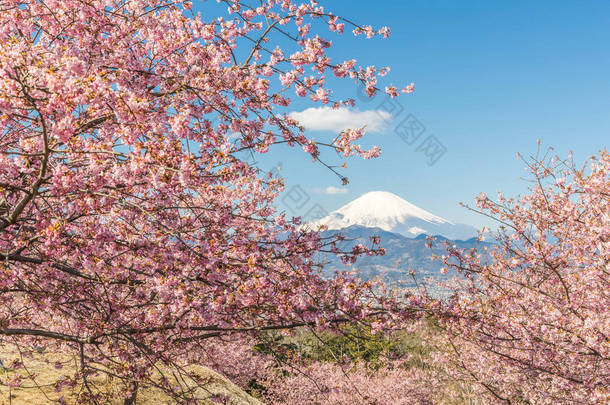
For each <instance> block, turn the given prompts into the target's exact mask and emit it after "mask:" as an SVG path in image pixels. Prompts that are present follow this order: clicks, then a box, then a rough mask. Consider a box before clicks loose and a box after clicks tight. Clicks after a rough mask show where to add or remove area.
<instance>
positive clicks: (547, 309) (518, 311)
mask: <svg viewBox="0 0 610 405" xmlns="http://www.w3.org/2000/svg"><path fill="white" fill-rule="evenodd" d="M525 162H526V163H527V167H528V169H529V171H530V172H531V175H532V178H533V185H532V187H531V189H530V192H529V193H528V194H527V195H524V196H522V197H520V198H519V199H513V198H505V197H504V196H502V194H499V196H498V199H497V201H493V200H491V199H490V198H489V197H487V196H486V195H484V194H483V195H481V196H480V197H479V198H478V199H477V206H478V210H480V212H482V213H484V214H486V215H489V216H491V217H494V218H496V219H497V220H498V221H499V222H500V224H502V227H501V231H500V233H499V235H498V239H497V243H498V249H496V250H492V251H490V252H489V254H490V255H491V260H490V261H486V260H484V257H485V255H481V253H482V252H480V251H476V250H473V251H458V250H457V249H455V248H452V247H451V246H449V255H448V256H447V257H445V263H446V265H447V267H452V268H454V269H456V270H457V271H459V272H460V273H461V274H462V276H464V277H462V278H461V279H458V280H457V281H456V282H458V285H457V286H456V290H455V296H454V297H453V299H451V300H449V301H448V302H446V303H445V305H440V306H438V307H436V308H435V310H436V312H437V314H439V319H440V320H441V324H442V326H443V328H444V332H445V334H443V335H441V339H440V344H441V345H444V346H445V347H446V348H447V349H448V351H447V353H446V355H439V362H440V364H445V365H447V366H448V368H449V369H450V370H452V374H453V375H454V377H455V378H457V379H459V380H461V381H464V382H466V383H467V384H472V385H473V386H474V387H477V388H478V391H479V393H480V395H482V396H484V397H485V398H487V401H489V402H492V403H496V402H497V403H509V404H521V403H527V404H559V403H570V404H572V403H582V404H585V403H586V404H607V403H608V402H610V391H609V389H608V387H610V340H609V337H610V296H609V295H608V292H609V291H610V278H609V271H610V265H609V262H610V155H609V154H608V152H607V151H605V150H604V151H602V152H600V154H599V156H595V157H593V158H592V160H591V161H590V162H589V163H588V165H585V166H584V167H582V168H578V167H576V166H575V164H574V162H573V161H572V159H571V158H568V159H566V160H563V159H559V158H557V157H549V156H548V153H547V155H545V156H540V153H539V154H538V155H537V156H535V157H532V158H531V159H528V160H525Z"/></svg>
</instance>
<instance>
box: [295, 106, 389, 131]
mask: <svg viewBox="0 0 610 405" xmlns="http://www.w3.org/2000/svg"><path fill="white" fill-rule="evenodd" d="M290 117H292V118H294V119H295V120H297V121H299V122H300V123H301V125H303V126H304V127H305V128H306V129H308V130H310V131H335V132H341V131H343V130H344V129H346V128H358V127H362V126H365V125H366V128H367V130H368V131H369V132H381V130H383V128H384V126H385V125H386V124H387V123H389V121H390V120H391V119H392V114H390V113H389V112H387V111H383V110H366V111H359V110H350V109H348V108H345V107H340V108H337V109H333V108H331V107H318V108H313V107H312V108H308V109H306V110H303V111H293V112H291V113H290Z"/></svg>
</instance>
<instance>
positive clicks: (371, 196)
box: [311, 191, 476, 239]
mask: <svg viewBox="0 0 610 405" xmlns="http://www.w3.org/2000/svg"><path fill="white" fill-rule="evenodd" d="M311 225H326V226H327V227H328V229H329V230H334V229H342V228H347V227H349V226H352V225H360V226H364V227H367V228H381V229H383V230H384V231H388V232H395V233H400V234H402V235H405V236H409V237H414V236H417V235H419V234H422V233H426V234H429V235H442V236H445V237H447V238H449V239H468V238H470V237H472V236H475V235H476V230H475V229H474V228H472V227H470V226H468V225H462V224H454V223H453V222H450V221H448V220H446V219H444V218H441V217H439V216H436V215H434V214H431V213H430V212H428V211H426V210H424V209H422V208H419V207H418V206H416V205H414V204H411V203H410V202H408V201H406V200H404V199H403V198H401V197H399V196H397V195H396V194H393V193H390V192H387V191H371V192H368V193H366V194H364V195H362V196H360V197H358V198H357V199H355V200H353V201H352V202H350V203H348V204H346V205H344V206H343V207H341V208H339V209H338V210H336V211H333V212H331V213H330V214H329V215H328V216H326V217H324V218H322V219H320V220H318V221H315V222H314V223H312V224H311Z"/></svg>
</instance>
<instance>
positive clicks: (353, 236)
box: [322, 225, 495, 286]
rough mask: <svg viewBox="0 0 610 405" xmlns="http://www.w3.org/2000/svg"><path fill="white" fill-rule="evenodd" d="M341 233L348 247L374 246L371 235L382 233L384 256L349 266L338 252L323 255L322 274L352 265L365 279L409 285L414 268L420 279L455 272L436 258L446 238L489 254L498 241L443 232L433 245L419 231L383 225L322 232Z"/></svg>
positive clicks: (442, 276) (461, 246)
mask: <svg viewBox="0 0 610 405" xmlns="http://www.w3.org/2000/svg"><path fill="white" fill-rule="evenodd" d="M337 233H341V235H343V236H344V237H345V238H346V240H345V241H343V242H342V243H341V244H340V245H339V247H340V248H346V249H347V248H349V247H350V246H353V245H354V244H356V243H361V244H363V245H365V246H371V241H370V239H369V237H371V236H379V238H380V246H382V247H383V248H384V249H385V255H383V256H370V257H368V256H367V257H361V258H359V259H358V260H357V261H356V263H355V264H354V265H350V266H346V265H344V264H343V262H341V259H340V258H339V257H337V256H336V255H332V254H327V255H323V257H322V260H323V261H324V262H325V265H324V270H323V274H324V275H326V276H331V275H332V274H333V273H334V272H335V271H339V272H341V271H346V270H350V269H351V268H352V267H353V268H354V269H356V270H357V272H358V274H359V276H360V277H362V278H363V279H367V280H368V279H372V278H374V277H377V276H381V277H382V278H383V279H384V280H386V281H390V282H392V281H401V282H405V283H406V284H407V286H413V284H414V282H413V280H412V277H411V276H410V275H409V272H410V271H411V270H413V271H414V272H415V274H416V277H417V279H418V281H419V282H422V281H424V279H426V278H428V277H430V278H432V279H434V280H446V279H448V278H450V277H452V276H454V275H455V272H452V271H449V272H447V273H446V274H443V273H442V272H441V268H442V267H443V264H442V263H441V262H440V261H439V260H437V259H434V258H433V256H435V255H436V256H441V255H443V254H446V251H445V248H444V246H443V242H445V241H448V242H449V243H450V244H451V245H455V246H456V247H457V248H458V249H466V250H469V249H472V248H475V247H476V248H478V249H479V250H480V252H481V253H482V256H483V261H484V260H485V257H488V256H487V255H486V254H485V252H484V249H485V248H486V249H490V248H492V247H494V246H495V245H494V244H493V243H489V242H484V241H479V240H478V239H477V238H470V239H467V240H451V239H447V238H445V237H443V236H440V235H437V236H433V238H434V240H435V242H434V243H433V246H432V247H427V246H426V237H427V235H425V234H420V235H418V236H417V237H415V238H409V237H406V236H404V235H401V234H397V233H393V232H388V231H384V230H383V229H380V228H367V227H363V226H360V225H352V226H350V227H347V228H343V229H341V230H329V231H324V232H323V233H322V236H323V237H329V236H332V235H334V234H337Z"/></svg>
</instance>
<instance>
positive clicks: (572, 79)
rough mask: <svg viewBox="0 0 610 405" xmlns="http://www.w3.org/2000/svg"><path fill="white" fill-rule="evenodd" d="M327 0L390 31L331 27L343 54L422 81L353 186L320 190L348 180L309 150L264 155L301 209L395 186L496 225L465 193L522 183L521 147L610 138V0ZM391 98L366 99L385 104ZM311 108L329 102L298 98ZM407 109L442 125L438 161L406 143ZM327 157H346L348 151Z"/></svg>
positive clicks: (424, 202)
mask: <svg viewBox="0 0 610 405" xmlns="http://www.w3.org/2000/svg"><path fill="white" fill-rule="evenodd" d="M320 3H321V4H322V5H324V6H325V7H326V8H327V9H329V10H331V11H333V12H334V13H336V14H339V15H343V16H345V17H347V18H350V19H352V20H354V21H357V22H359V23H362V24H371V25H373V27H381V26H383V25H388V26H390V28H391V29H392V35H391V36H390V38H389V39H385V40H383V39H373V40H365V39H356V38H353V36H351V34H350V35H343V36H336V35H334V34H330V35H328V37H329V38H330V39H332V40H333V42H334V45H335V46H334V48H335V50H334V51H333V52H332V53H331V55H332V56H335V57H336V59H335V60H342V59H343V58H346V57H350V58H351V57H353V58H356V59H358V61H359V62H360V63H362V64H374V65H377V66H390V67H391V69H392V70H391V73H390V74H389V75H388V76H387V83H390V82H391V83H394V84H395V85H397V86H399V87H402V86H403V85H406V84H409V83H411V82H414V83H415V89H416V90H415V93H414V94H411V95H406V96H402V97H400V98H399V99H398V102H399V103H400V107H399V108H402V112H401V114H399V115H398V114H397V115H398V117H395V119H394V120H392V121H390V122H389V123H387V122H386V123H385V126H383V127H382V128H381V129H380V130H378V131H377V133H371V134H370V136H369V141H371V142H372V143H374V144H376V145H379V146H381V147H382V155H381V157H380V158H378V159H374V160H366V161H365V160H361V159H357V158H356V159H348V160H347V170H346V171H345V174H346V175H347V176H348V177H349V179H350V184H349V185H348V186H347V187H346V190H347V191H346V192H345V191H344V192H342V193H339V194H325V193H322V192H321V191H322V190H325V189H326V188H328V187H341V182H340V181H339V179H338V178H337V177H336V176H334V175H333V174H332V173H330V172H329V171H328V170H327V169H325V168H322V167H319V166H316V165H314V164H312V163H311V159H308V158H307V156H306V155H304V154H303V153H299V152H297V151H288V150H286V149H283V150H281V151H279V152H276V153H273V154H270V155H269V156H266V157H265V158H264V159H262V160H261V164H262V168H265V165H268V166H273V165H275V164H276V163H277V162H282V166H283V167H282V175H283V176H284V177H285V178H286V186H287V187H286V189H287V190H288V191H290V190H292V189H293V188H295V187H296V188H298V189H299V193H301V194H306V196H304V197H303V200H301V201H300V202H297V203H294V202H291V201H290V198H285V196H284V203H288V205H290V204H292V205H293V207H291V208H292V213H295V214H296V215H305V214H306V211H308V210H309V209H312V207H313V206H314V205H316V206H318V207H319V208H321V209H322V210H326V211H332V210H334V209H336V208H338V207H339V206H341V205H343V204H345V203H347V202H349V201H350V200H352V199H354V198H356V197H358V196H360V195H361V194H363V193H365V192H367V191H372V190H386V191H391V192H393V193H395V194H398V195H399V196H401V197H403V198H405V199H406V200H408V201H410V202H412V203H414V204H416V205H419V206H420V207H422V208H424V209H426V210H428V211H431V212H432V213H434V214H436V215H439V216H442V217H445V218H446V219H449V220H452V221H455V222H464V223H469V224H472V225H475V226H481V225H489V224H490V222H489V221H487V220H485V219H484V218H483V217H481V216H479V215H476V214H473V213H470V212H468V211H467V210H465V209H464V208H461V207H460V206H459V204H458V203H459V202H460V201H462V202H466V203H472V202H473V198H474V196H475V195H477V194H478V193H480V192H486V193H487V194H490V195H493V194H495V192H496V191H497V190H502V191H503V192H504V193H505V194H507V195H510V196H515V195H517V194H519V193H522V192H524V191H525V189H526V187H527V184H526V183H525V182H524V181H523V180H521V178H522V177H523V176H524V175H525V174H526V173H525V171H524V169H523V162H521V161H519V160H517V159H516V156H515V155H516V153H517V152H520V153H521V154H523V155H528V154H533V153H535V152H536V147H537V142H536V141H537V139H539V138H540V139H541V141H542V144H543V146H552V147H554V148H555V150H556V152H557V153H558V154H560V155H564V156H565V155H567V153H568V151H569V150H572V151H574V157H575V159H576V160H577V161H578V162H582V161H584V159H586V158H587V157H588V156H590V155H592V154H595V153H597V151H598V150H600V149H602V148H604V147H605V146H606V145H607V139H610V137H609V134H610V115H609V114H608V113H609V112H610V52H609V51H610V45H609V39H610V3H609V2H605V1H592V2H576V1H552V2H551V1H535V2H531V1H510V2H496V1H494V2H490V1H466V2H464V1H461V2H458V1H432V0H417V1H397V0H396V1H394V0H392V1H390V0H385V1H378V2H374V3H373V2H370V1H354V0H352V1H348V0H332V1H321V2H320ZM372 4H374V6H371V5H372ZM384 84H385V82H384ZM337 90H338V92H339V94H340V95H343V96H349V95H354V94H356V93H355V89H354V88H353V87H352V84H351V83H348V82H344V83H342V84H341V85H340V86H339V87H338V88H337ZM382 101H383V100H382V99H381V98H376V99H374V100H372V101H369V102H367V103H361V104H360V105H359V106H358V108H359V110H360V111H365V110H376V109H379V104H380V103H381V102H382ZM312 106H314V107H315V106H319V105H317V104H316V105H314V104H307V103H297V104H294V105H293V106H291V107H292V108H293V109H295V110H298V111H302V110H304V109H306V108H307V107H312ZM397 108H398V107H397ZM409 114H411V115H412V116H414V117H416V118H417V119H418V120H419V122H421V123H422V125H423V126H424V127H425V129H426V130H425V132H424V134H423V135H422V137H421V138H420V139H419V140H423V139H425V138H426V137H427V136H429V135H434V136H435V137H436V139H437V140H438V141H439V142H440V143H441V144H442V145H443V146H444V147H445V148H446V153H445V154H444V155H443V156H441V157H440V158H439V159H438V161H437V162H436V163H435V164H434V165H431V166H430V165H428V164H427V161H428V158H427V157H426V156H425V155H424V153H422V152H421V151H419V152H418V151H416V149H417V146H418V142H415V143H414V144H413V145H408V144H406V143H405V142H404V141H403V140H402V139H401V138H400V137H399V136H398V135H397V134H396V133H395V128H396V126H397V125H398V124H399V122H400V121H401V120H402V119H403V118H405V117H406V116H407V115H409ZM311 134H312V135H313V136H315V137H316V138H323V137H328V136H329V135H332V134H331V133H329V131H326V133H324V132H320V131H318V132H311ZM331 153H332V152H331ZM328 156H329V158H333V159H334V160H331V161H332V162H336V163H338V164H340V163H342V162H343V161H344V160H341V159H340V158H338V157H336V156H331V155H328ZM269 168H271V167H269ZM333 190H334V189H331V191H333ZM335 191H336V190H335ZM293 197H294V196H293ZM306 198H308V199H307V201H306V202H303V201H305V199H306ZM281 204H283V203H282V202H280V206H282V205H281ZM295 205H296V206H299V205H302V206H300V207H296V206H295ZM288 211H289V212H290V210H288Z"/></svg>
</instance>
